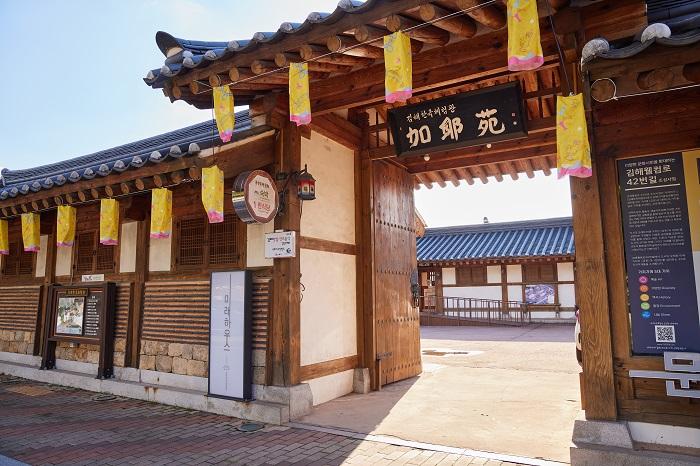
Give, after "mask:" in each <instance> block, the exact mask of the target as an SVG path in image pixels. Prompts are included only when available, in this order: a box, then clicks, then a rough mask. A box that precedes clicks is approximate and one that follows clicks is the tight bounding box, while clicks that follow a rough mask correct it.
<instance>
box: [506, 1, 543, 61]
mask: <svg viewBox="0 0 700 466" xmlns="http://www.w3.org/2000/svg"><path fill="white" fill-rule="evenodd" d="M543 63H544V55H543V53H542V43H541V42H540V22H539V17H538V15H537V0H508V69H509V70H510V71H527V70H534V69H537V68H539V67H540V66H542V64H543Z"/></svg>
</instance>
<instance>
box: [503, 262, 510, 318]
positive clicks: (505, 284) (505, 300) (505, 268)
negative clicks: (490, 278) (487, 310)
mask: <svg viewBox="0 0 700 466" xmlns="http://www.w3.org/2000/svg"><path fill="white" fill-rule="evenodd" d="M508 301H509V299H508V266H507V265H506V264H501V311H508Z"/></svg>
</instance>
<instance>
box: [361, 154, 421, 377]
mask: <svg viewBox="0 0 700 466" xmlns="http://www.w3.org/2000/svg"><path fill="white" fill-rule="evenodd" d="M372 172H373V177H372V182H373V204H374V205H373V212H374V218H373V230H374V241H373V244H374V273H375V293H374V317H375V329H376V352H377V354H376V356H377V359H379V360H380V361H381V362H380V368H381V369H380V374H379V377H380V379H379V380H380V382H381V384H382V385H383V384H387V383H391V382H396V381H399V380H403V379H406V378H408V377H413V376H415V375H418V374H420V372H421V353H420V317H419V313H418V309H417V308H416V307H414V301H413V298H412V293H411V274H412V273H413V272H414V270H416V227H415V219H414V215H415V213H414V212H415V210H414V202H413V177H412V176H411V175H410V174H408V173H407V172H406V170H404V169H402V168H399V167H396V166H394V165H391V164H388V163H384V162H375V163H374V166H373V170H372Z"/></svg>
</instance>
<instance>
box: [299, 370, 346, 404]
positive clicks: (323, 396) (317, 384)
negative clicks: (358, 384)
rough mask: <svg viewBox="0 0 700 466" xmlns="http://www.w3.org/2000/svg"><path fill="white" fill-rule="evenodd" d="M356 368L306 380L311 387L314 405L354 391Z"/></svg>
mask: <svg viewBox="0 0 700 466" xmlns="http://www.w3.org/2000/svg"><path fill="white" fill-rule="evenodd" d="M354 373H355V370H354V369H350V370H347V371H344V372H339V373H337V374H331V375H326V376H324V377H319V378H317V379H313V380H308V381H305V383H308V384H309V387H310V388H311V393H312V395H313V404H314V406H317V405H320V404H321V403H325V402H327V401H331V400H334V399H336V398H339V397H341V396H343V395H347V394H348V393H351V392H352V381H353V375H354Z"/></svg>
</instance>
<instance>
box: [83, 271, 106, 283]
mask: <svg viewBox="0 0 700 466" xmlns="http://www.w3.org/2000/svg"><path fill="white" fill-rule="evenodd" d="M82 281H83V283H93V282H103V281H105V274H103V273H100V274H92V275H83V276H82Z"/></svg>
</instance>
